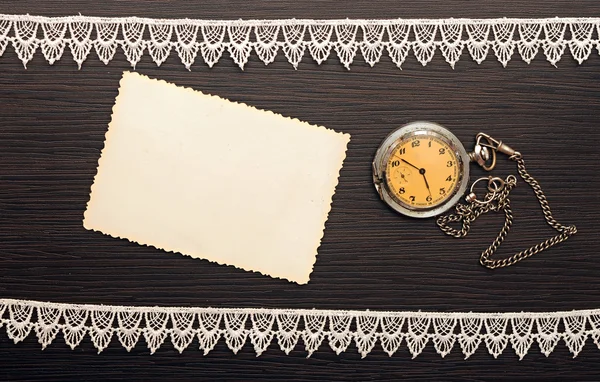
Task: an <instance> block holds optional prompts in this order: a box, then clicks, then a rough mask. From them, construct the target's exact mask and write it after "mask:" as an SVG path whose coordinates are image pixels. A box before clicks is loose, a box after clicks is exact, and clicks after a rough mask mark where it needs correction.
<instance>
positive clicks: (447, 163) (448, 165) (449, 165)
mask: <svg viewBox="0 0 600 382" xmlns="http://www.w3.org/2000/svg"><path fill="white" fill-rule="evenodd" d="M453 165H454V162H452V161H451V160H449V161H448V162H446V167H452V166H453Z"/></svg>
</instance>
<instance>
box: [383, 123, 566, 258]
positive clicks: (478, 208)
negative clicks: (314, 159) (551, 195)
mask: <svg viewBox="0 0 600 382" xmlns="http://www.w3.org/2000/svg"><path fill="white" fill-rule="evenodd" d="M497 152H499V153H503V154H506V155H507V156H508V157H509V159H510V160H512V161H514V162H516V164H517V172H518V173H519V175H520V177H521V179H522V180H523V181H524V182H525V183H527V184H529V186H530V187H531V188H532V190H533V192H534V194H535V196H536V198H537V200H538V202H539V204H540V207H541V208H542V211H543V213H544V219H545V220H546V223H547V224H548V225H549V226H550V227H552V228H553V229H555V230H556V231H558V233H557V234H556V235H555V236H553V237H551V238H548V239H547V240H545V241H543V242H541V243H539V244H536V245H534V246H531V247H529V248H528V249H526V250H523V251H520V252H517V253H515V254H514V255H512V256H510V257H506V258H503V259H492V258H491V256H492V255H493V254H494V253H495V252H496V250H497V249H498V247H499V246H500V245H501V244H502V242H503V241H504V238H505V237H506V235H507V233H508V231H509V230H510V228H511V226H512V224H513V212H512V209H511V207H510V200H509V198H508V196H509V193H510V192H511V190H512V189H513V188H514V187H515V186H516V183H517V178H516V177H515V176H514V175H509V176H508V177H507V178H506V180H503V179H502V178H499V177H492V176H488V177H483V178H479V179H477V180H475V181H474V182H473V183H472V185H471V188H470V190H469V191H468V192H466V191H467V186H468V184H469V162H476V163H477V164H478V165H479V166H481V167H482V168H483V169H484V170H487V171H491V170H493V169H494V167H495V166H496V153H497ZM484 181H485V182H484ZM373 183H374V184H375V188H376V189H377V192H378V193H379V196H380V198H381V199H382V200H383V201H384V202H386V203H387V204H388V205H389V206H390V207H392V208H393V209H394V210H396V211H398V212H399V213H401V214H404V215H407V216H411V217H415V218H427V217H431V216H437V215H441V214H442V213H444V212H446V211H447V210H448V209H450V208H451V207H453V206H455V208H456V212H455V213H454V214H449V215H442V216H439V217H438V218H437V220H436V223H437V225H438V226H439V227H440V229H441V230H442V232H444V233H445V234H447V235H450V236H454V237H457V238H461V237H465V236H467V234H468V232H469V230H470V227H471V223H473V222H474V221H475V220H476V219H477V218H478V217H479V216H481V215H483V214H485V213H488V212H504V215H505V221H504V226H503V227H502V229H501V230H500V233H499V234H498V236H497V237H496V239H495V240H494V241H493V242H492V244H491V245H490V246H489V247H488V248H487V249H485V250H484V251H483V252H482V253H481V256H480V259H479V261H480V263H481V265H483V266H485V267H487V268H490V269H495V268H502V267H507V266H510V265H513V264H515V263H517V262H519V261H521V260H523V259H526V258H528V257H530V256H533V255H534V254H536V253H539V252H542V251H544V250H546V249H548V248H550V247H552V246H554V245H556V244H559V243H561V242H563V241H565V240H567V239H568V238H569V237H571V236H572V235H574V234H575V233H576V232H577V228H576V227H575V226H574V225H563V224H560V223H559V222H558V221H556V219H554V217H553V216H552V211H551V210H550V206H549V205H548V200H547V199H546V196H545V195H544V192H543V191H542V188H541V186H540V184H539V183H538V181H537V180H536V179H535V178H534V177H533V176H531V174H530V173H529V172H528V171H527V169H526V167H525V162H524V160H523V156H522V155H521V153H519V152H518V151H515V150H513V149H512V148H511V147H509V146H508V145H506V144H504V143H503V142H502V141H499V140H497V139H494V138H492V137H491V136H489V135H487V134H485V133H479V134H477V136H476V138H475V148H474V150H473V152H471V153H467V151H466V150H465V148H464V146H463V145H462V143H461V142H460V141H459V140H458V138H456V136H455V135H454V134H452V133H451V132H450V131H449V130H447V129H446V128H444V127H442V126H440V125H438V124H435V123H431V122H413V123H409V124H407V125H404V126H402V127H400V128H398V129H397V130H395V131H393V132H392V133H391V134H390V135H388V136H387V137H386V138H385V139H384V140H383V142H382V143H381V145H380V146H379V149H378V150H377V153H376V154H375V159H374V160H373ZM477 184H481V185H483V184H487V187H486V189H485V196H483V197H478V195H477V194H476V193H475V186H477ZM465 194H466V195H465ZM463 195H465V196H466V197H465V202H466V204H464V203H458V202H459V200H460V199H461V197H462V196H463ZM453 224H454V225H456V224H459V227H458V228H456V227H453V226H452V225H453Z"/></svg>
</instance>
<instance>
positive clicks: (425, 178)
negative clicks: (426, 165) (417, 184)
mask: <svg viewBox="0 0 600 382" xmlns="http://www.w3.org/2000/svg"><path fill="white" fill-rule="evenodd" d="M422 175H423V180H424V181H425V187H427V191H429V196H431V189H429V183H427V177H425V171H423V173H422Z"/></svg>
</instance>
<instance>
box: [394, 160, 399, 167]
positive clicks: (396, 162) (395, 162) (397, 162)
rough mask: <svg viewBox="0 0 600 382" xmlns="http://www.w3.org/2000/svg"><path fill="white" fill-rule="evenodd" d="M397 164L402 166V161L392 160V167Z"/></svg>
mask: <svg viewBox="0 0 600 382" xmlns="http://www.w3.org/2000/svg"><path fill="white" fill-rule="evenodd" d="M396 166H400V161H399V160H395V161H393V162H392V167H396Z"/></svg>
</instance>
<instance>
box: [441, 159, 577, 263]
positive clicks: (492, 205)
mask: <svg viewBox="0 0 600 382" xmlns="http://www.w3.org/2000/svg"><path fill="white" fill-rule="evenodd" d="M510 159H511V160H513V161H515V162H516V163H517V170H518V172H519V175H520V176H521V178H522V179H523V180H524V181H525V182H526V183H527V184H529V185H530V186H531V188H532V189H533V192H534V193H535V196H536V198H537V200H538V202H539V204H540V206H541V207H542V212H543V213H544V218H545V219H546V222H547V223H548V225H549V226H551V227H552V228H554V229H555V230H556V231H558V234H557V235H556V236H554V237H551V238H549V239H547V240H545V241H543V242H541V243H539V244H536V245H534V246H532V247H530V248H528V249H526V250H524V251H521V252H518V253H516V254H514V255H512V256H510V257H507V258H505V259H501V260H494V259H492V258H491V257H492V255H493V254H494V253H495V252H496V250H497V249H498V247H500V245H501V244H502V242H503V241H504V239H505V238H506V235H507V234H508V232H509V231H510V228H511V227H512V224H513V214H512V210H511V208H510V199H509V198H508V195H509V194H510V191H511V190H512V189H513V188H514V187H515V186H516V185H517V179H516V178H515V176H514V175H509V176H508V177H507V178H506V181H505V182H504V186H503V187H502V188H501V189H498V188H497V187H496V188H495V189H492V188H490V187H489V186H488V192H487V193H486V196H485V197H484V198H483V202H482V201H479V200H477V199H475V200H471V201H470V202H469V203H468V204H457V205H456V213H455V214H449V215H445V216H440V217H439V218H438V219H437V224H438V226H439V227H440V229H441V230H442V231H443V232H445V233H446V234H447V235H450V236H454V237H459V238H460V237H465V236H466V235H467V234H468V233H469V230H470V228H471V223H472V222H473V221H475V220H476V219H477V218H478V217H479V216H481V215H482V214H485V213H487V212H490V211H493V212H499V211H501V210H502V211H504V217H505V219H504V226H503V227H502V229H501V230H500V233H499V234H498V236H497V237H496V239H495V240H494V242H493V243H492V244H491V245H490V246H489V247H488V248H487V249H486V250H485V251H483V252H482V253H481V257H480V258H479V262H480V263H481V265H483V266H484V267H487V268H490V269H496V268H503V267H508V266H510V265H513V264H516V263H518V262H519V261H521V260H524V259H526V258H528V257H530V256H533V255H535V254H536V253H540V252H542V251H544V250H546V249H548V248H550V247H552V246H554V245H556V244H558V243H561V242H563V241H565V240H567V239H568V238H569V237H571V236H572V235H574V234H576V233H577V228H576V227H575V226H574V225H569V226H564V225H562V224H560V223H559V222H558V221H556V219H554V217H553V216H552V211H551V210H550V206H549V205H548V200H547V199H546V195H544V192H543V191H542V188H541V186H540V184H539V183H538V182H537V180H535V178H534V177H533V176H531V175H530V174H529V172H527V169H526V167H525V161H524V160H523V157H522V156H521V154H520V153H518V152H515V153H514V154H513V155H511V156H510ZM491 179H492V178H491V177H490V182H491ZM495 179H498V178H495ZM473 196H474V195H473ZM457 222H461V223H462V227H461V228H460V229H455V228H453V227H451V226H450V224H452V223H457Z"/></svg>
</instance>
